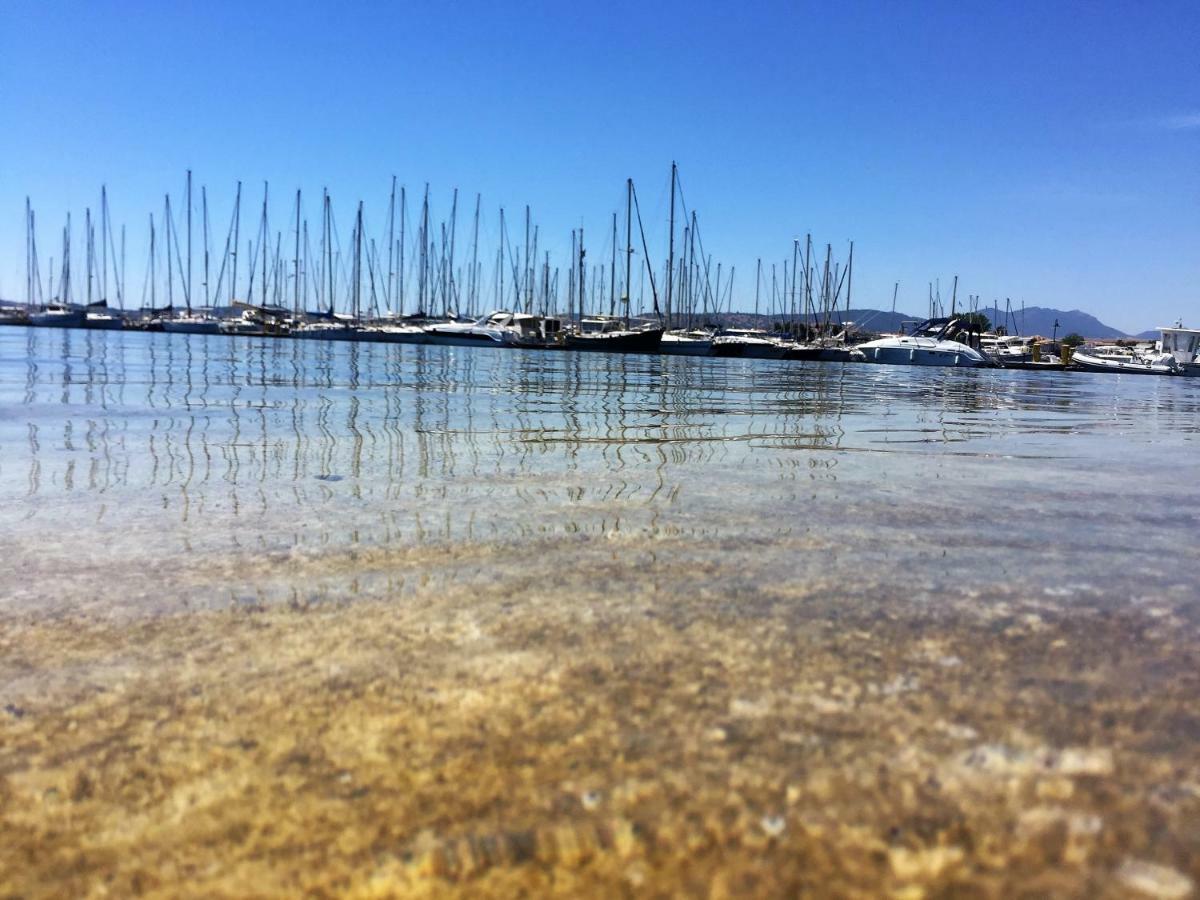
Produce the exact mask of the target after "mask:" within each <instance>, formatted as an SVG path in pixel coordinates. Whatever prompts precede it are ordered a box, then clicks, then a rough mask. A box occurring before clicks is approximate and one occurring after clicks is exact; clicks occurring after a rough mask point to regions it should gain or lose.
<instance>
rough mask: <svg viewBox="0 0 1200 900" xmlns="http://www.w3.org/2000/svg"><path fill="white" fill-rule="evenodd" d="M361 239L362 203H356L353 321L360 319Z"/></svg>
mask: <svg viewBox="0 0 1200 900" xmlns="http://www.w3.org/2000/svg"><path fill="white" fill-rule="evenodd" d="M362 237H363V202H362V201H361V200H359V201H358V221H357V222H356V223H355V226H354V321H355V322H357V321H359V319H361V317H362Z"/></svg>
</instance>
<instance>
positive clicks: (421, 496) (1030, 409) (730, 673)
mask: <svg viewBox="0 0 1200 900" xmlns="http://www.w3.org/2000/svg"><path fill="white" fill-rule="evenodd" d="M1198 413H1200V380H1192V379H1169V378H1130V377H1112V376H1104V375H1088V374H1074V373H1072V374H1045V373H1024V372H1004V371H972V370H936V369H925V368H915V367H914V368H905V367H886V366H878V367H877V366H867V365H853V364H847V365H836V364H821V363H807V364H805V363H794V362H785V361H767V360H762V361H758V360H725V359H711V360H710V359H694V358H684V357H656V356H604V355H597V354H568V353H558V352H515V351H514V352H497V351H491V350H488V349H484V348H451V347H416V346H412V347H408V346H394V345H393V346H389V345H382V344H346V343H330V344H321V343H317V342H303V341H296V342H289V341H270V340H260V339H246V338H229V337H215V336H214V337H208V336H187V335H168V334H144V333H123V332H120V333H117V332H114V333H106V332H90V333H89V332H82V331H53V330H41V331H39V330H32V329H23V328H5V329H0V533H2V534H3V535H4V542H5V556H6V560H7V561H8V562H9V565H8V566H7V567H6V568H5V569H4V570H3V571H2V572H0V617H2V618H0V621H3V623H4V625H3V640H4V648H3V649H4V650H5V653H4V655H3V662H2V663H0V676H2V677H3V683H4V684H5V688H4V696H3V698H0V699H3V700H4V704H7V707H8V708H9V710H16V712H11V711H10V712H8V713H7V715H8V718H7V719H6V720H3V721H0V726H2V727H3V728H4V729H5V730H7V731H8V732H9V733H10V734H9V736H10V737H11V738H12V740H10V741H8V742H6V746H7V747H8V748H9V749H7V750H6V751H4V752H3V754H2V755H0V775H2V776H3V778H4V780H3V781H0V795H3V796H5V797H7V798H8V800H9V801H11V802H8V803H7V804H6V808H7V809H10V810H13V812H11V813H9V814H8V815H9V817H8V819H7V820H6V821H5V822H3V823H0V831H4V832H7V834H8V837H9V838H10V840H9V841H7V842H6V843H7V845H8V849H7V850H6V851H4V852H5V853H7V854H8V855H9V856H8V861H9V862H10V863H13V864H15V863H16V862H19V861H23V865H22V866H21V869H22V871H24V872H26V873H27V874H26V876H25V877H19V876H11V877H10V881H9V882H6V885H7V886H8V887H10V888H12V889H13V890H16V891H21V892H25V893H39V892H42V893H48V894H49V893H55V892H56V891H57V892H63V891H66V892H68V893H80V892H87V891H90V890H92V889H94V887H95V885H96V884H98V883H100V882H102V881H103V882H104V883H110V882H112V883H116V884H118V885H123V886H124V888H125V889H126V890H130V891H131V890H133V889H134V888H135V887H137V886H139V885H140V886H141V888H140V889H145V890H151V889H153V888H155V886H157V888H158V889H160V890H163V891H165V892H167V893H174V892H177V890H178V889H179V888H180V885H181V882H180V880H179V879H181V878H185V877H186V878H191V879H193V880H192V881H190V882H188V884H190V885H192V887H191V889H192V890H195V891H197V892H198V893H212V892H219V891H221V890H225V889H229V888H230V885H231V884H235V883H236V881H235V882H226V881H224V880H223V879H224V878H225V877H226V876H227V875H228V874H229V873H230V872H232V871H235V870H237V871H242V872H243V874H245V876H246V877H252V878H253V879H255V883H257V884H260V885H261V886H262V889H263V891H264V892H266V893H281V894H287V893H289V892H295V891H296V890H316V891H319V890H332V891H334V892H338V893H344V892H347V891H349V892H354V891H360V892H362V893H364V894H367V893H371V892H372V891H376V892H379V893H383V894H387V893H389V892H393V891H402V892H406V893H412V892H415V891H417V890H418V889H420V890H425V891H431V892H433V893H438V892H444V891H450V892H458V891H462V892H465V893H476V892H487V891H490V892H493V893H498V894H511V893H513V892H514V891H516V890H518V889H519V890H534V891H542V892H545V891H553V892H559V893H565V894H572V893H575V894H578V893H579V892H595V891H602V892H605V893H611V892H613V891H614V890H621V891H625V890H638V889H640V888H645V889H651V890H653V889H662V890H666V891H672V892H677V891H681V890H688V891H693V890H694V891H707V890H708V889H710V888H712V887H713V886H714V885H718V886H719V885H725V889H727V890H730V891H739V892H743V893H745V892H749V893H771V892H777V891H794V890H804V889H806V888H807V889H810V890H811V889H814V887H824V888H828V889H834V888H836V889H837V890H838V891H841V892H850V893H852V892H854V891H863V892H868V893H878V892H880V891H884V890H891V891H895V892H900V893H903V892H904V891H909V892H910V893H919V892H921V891H926V890H929V891H935V892H936V891H944V890H952V889H959V890H970V891H973V892H979V891H990V892H998V893H1013V892H1014V891H1020V890H1030V891H1033V892H1035V893H1041V894H1049V895H1054V894H1060V895H1064V896H1065V895H1071V894H1077V893H1093V894H1094V893H1096V892H1097V891H1100V890H1102V889H1103V890H1108V889H1109V888H1110V887H1112V886H1114V885H1115V886H1116V887H1113V888H1112V889H1113V890H1118V889H1119V890H1124V889H1125V888H1128V889H1129V890H1135V889H1140V888H1139V887H1138V885H1141V886H1142V887H1145V885H1146V884H1149V885H1150V886H1151V887H1152V888H1153V889H1154V890H1159V891H1160V895H1162V896H1169V895H1172V894H1170V891H1171V890H1173V889H1176V888H1179V886H1180V885H1183V886H1184V887H1188V886H1189V885H1190V881H1189V879H1194V878H1195V877H1197V875H1200V872H1198V871H1197V862H1196V860H1197V859H1200V846H1198V845H1197V842H1196V835H1195V832H1194V829H1189V828H1188V827H1187V826H1186V825H1185V824H1184V823H1186V822H1187V821H1188V819H1189V817H1194V816H1195V815H1196V814H1200V765H1198V763H1197V759H1198V758H1200V757H1198V755H1197V753H1196V749H1197V744H1196V739H1197V737H1198V736H1200V717H1197V716H1196V715H1195V713H1194V712H1193V709H1192V707H1193V703H1194V696H1195V690H1196V688H1197V686H1198V685H1197V684H1196V683H1195V680H1196V677H1197V676H1196V672H1197V671H1198V669H1197V665H1196V663H1197V661H1198V660H1197V658H1196V657H1197V654H1196V650H1197V646H1198V645H1197V642H1196V637H1197V627H1198V625H1200V616H1198V615H1197V599H1198V597H1200V589H1198V588H1197V581H1196V573H1197V571H1200V567H1198V566H1197V562H1198V561H1200V545H1198V543H1197V541H1196V535H1197V534H1200V452H1197V451H1198V449H1200V447H1198V446H1197V444H1198V437H1197V434H1198V431H1200V414H1198ZM0 705H3V704H0ZM280 823H284V824H280ZM21 854H25V855H24V856H22V855H21ZM55 854H58V856H55ZM64 854H65V855H64ZM68 858H69V859H70V860H71V862H70V864H69V865H68V864H60V865H57V867H56V865H55V864H53V860H54V859H58V860H59V863H62V859H68ZM32 860H41V862H31V861H32ZM179 860H186V862H185V863H179ZM168 861H171V862H170V864H168ZM216 863H219V865H215V867H214V864H216ZM179 865H182V866H183V868H179V867H178V866H179ZM173 867H174V868H173ZM239 867H240V868H239ZM0 868H4V867H3V866H0ZM9 871H16V870H15V869H11V868H10V869H9ZM56 873H57V874H56ZM247 873H248V874H247ZM229 877H232V876H229ZM114 880H115V881H114ZM1173 886H1174V887H1173ZM1163 891H1165V892H1166V893H1161V892H1163Z"/></svg>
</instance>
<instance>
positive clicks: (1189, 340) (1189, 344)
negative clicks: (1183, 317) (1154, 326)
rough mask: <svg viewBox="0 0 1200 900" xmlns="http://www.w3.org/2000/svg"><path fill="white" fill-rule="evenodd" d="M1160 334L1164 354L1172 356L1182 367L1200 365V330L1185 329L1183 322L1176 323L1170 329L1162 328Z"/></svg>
mask: <svg viewBox="0 0 1200 900" xmlns="http://www.w3.org/2000/svg"><path fill="white" fill-rule="evenodd" d="M1159 332H1161V334H1162V339H1161V340H1160V341H1159V344H1160V347H1161V349H1162V352H1163V353H1169V354H1171V356H1173V357H1175V361H1176V362H1177V363H1179V364H1180V365H1185V366H1186V365H1193V364H1196V363H1200V328H1184V327H1183V322H1176V323H1175V324H1174V325H1172V326H1170V327H1169V328H1167V327H1164V328H1160V329H1159Z"/></svg>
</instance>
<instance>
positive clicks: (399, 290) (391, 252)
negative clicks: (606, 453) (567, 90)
mask: <svg viewBox="0 0 1200 900" xmlns="http://www.w3.org/2000/svg"><path fill="white" fill-rule="evenodd" d="M182 199H183V203H182V204H180V203H178V202H176V201H173V198H172V196H171V195H170V194H166V195H164V197H163V205H162V208H161V211H159V212H158V213H157V214H155V213H150V214H149V215H148V217H147V235H148V237H147V253H146V264H145V269H144V276H143V279H142V285H141V292H140V297H137V298H135V297H132V296H131V291H130V286H129V283H128V280H127V267H126V248H127V240H126V228H125V226H124V225H122V226H121V227H120V228H119V229H114V226H113V223H112V217H111V214H110V209H109V200H108V191H107V187H104V186H102V187H101V189H100V203H99V214H98V215H93V213H92V210H91V208H88V209H87V210H85V214H84V254H83V255H84V259H83V264H84V277H83V278H82V279H81V280H80V284H77V283H76V279H75V278H73V268H72V263H73V255H74V251H73V248H72V233H71V231H72V226H71V217H70V214H68V216H67V222H66V225H65V226H64V228H63V231H62V255H61V256H60V258H59V267H58V268H57V269H56V268H55V265H54V260H53V258H52V259H51V260H50V264H49V267H48V271H47V273H46V277H45V279H43V273H42V270H41V266H40V263H39V253H38V242H37V236H36V235H37V229H36V220H35V214H34V211H33V208H32V206H31V205H30V202H29V201H28V200H26V272H27V281H26V302H27V304H28V305H30V306H31V307H33V306H42V307H45V306H51V305H78V304H80V303H81V302H82V303H83V304H86V305H89V306H110V305H115V306H116V307H118V308H120V309H123V310H124V309H136V308H140V309H142V310H153V311H168V310H169V311H171V313H172V314H179V313H180V312H182V313H183V314H184V315H192V314H193V313H194V312H196V311H203V310H211V309H213V308H215V307H220V306H226V307H228V306H234V305H236V304H239V303H241V304H246V305H251V306H264V307H265V306H269V307H275V308H284V309H287V308H290V309H291V310H292V311H293V312H294V313H295V314H297V315H300V314H302V313H310V314H311V313H314V312H315V313H317V314H321V315H325V316H333V315H335V314H336V315H344V316H348V317H351V318H353V319H355V320H364V319H378V318H388V317H398V316H413V317H455V316H474V315H478V314H479V313H480V312H482V311H485V307H487V308H496V309H511V310H515V311H520V312H527V313H536V314H541V315H558V314H559V313H560V312H561V311H562V309H563V308H564V305H565V309H566V314H567V316H568V317H569V318H574V319H582V318H583V317H584V316H587V315H601V316H604V315H606V316H613V317H623V318H625V319H628V318H629V317H630V316H632V315H638V314H649V315H653V316H655V317H657V318H659V319H661V320H663V321H664V322H665V323H666V325H667V327H685V328H693V327H698V326H703V325H704V324H706V323H707V322H708V320H709V319H710V318H711V317H713V316H716V315H719V314H721V313H723V312H730V311H732V310H733V306H734V297H735V293H734V275H735V270H734V268H733V267H732V266H730V267H727V268H726V267H725V266H724V265H723V264H722V263H721V262H719V261H718V262H716V263H715V264H714V260H713V254H712V253H711V252H710V251H708V250H707V249H706V248H705V245H704V237H703V234H702V231H701V227H700V220H699V216H698V215H697V213H696V211H695V210H694V209H689V208H688V206H687V204H686V202H685V201H684V199H683V191H682V188H681V186H680V183H679V177H678V169H677V167H676V166H675V164H672V166H671V184H670V229H669V236H668V241H667V243H668V253H667V259H666V260H665V263H664V264H663V265H662V266H661V267H657V266H655V265H653V264H652V263H651V262H650V260H651V258H652V255H651V252H650V248H649V246H648V243H647V239H646V232H645V227H644V225H643V222H642V215H641V209H640V203H639V201H638V197H637V191H636V188H635V187H634V184H633V181H632V179H629V180H628V181H627V183H626V197H625V215H624V218H625V222H624V226H625V227H624V232H625V234H624V247H622V246H621V243H622V242H621V240H620V238H621V235H620V234H619V231H620V228H619V225H620V223H619V214H618V213H616V212H614V213H613V214H612V227H611V234H610V236H609V240H608V242H607V243H608V246H607V247H605V249H607V250H609V253H608V254H605V255H606V256H607V259H602V260H601V262H599V263H597V264H595V265H589V261H588V257H587V249H585V245H584V229H583V228H582V227H580V228H578V229H576V230H573V231H572V232H571V255H570V257H569V259H568V261H567V265H566V266H565V267H564V266H562V265H561V264H560V263H555V262H552V259H551V253H550V251H548V250H545V249H544V248H541V247H540V244H541V242H542V232H541V228H540V226H539V225H538V224H537V223H536V222H535V221H534V220H533V217H532V212H531V209H530V207H529V206H525V208H524V215H523V218H522V219H519V220H518V223H517V226H516V227H515V228H514V227H513V226H512V223H511V217H510V216H509V215H508V214H507V212H506V210H505V208H504V207H500V208H499V214H498V229H497V234H496V235H495V238H496V242H497V247H496V252H495V255H494V256H493V257H492V258H491V261H490V263H485V261H484V258H485V254H482V253H481V249H482V248H481V245H480V223H481V213H482V197H481V196H480V195H479V194H476V196H475V202H474V204H473V217H472V221H471V225H470V228H469V232H468V233H469V238H470V245H469V248H468V250H467V252H466V253H463V252H462V249H463V248H462V247H461V246H460V240H459V232H460V230H461V229H460V221H459V219H460V215H459V213H460V210H459V191H458V189H457V188H455V189H454V191H453V194H452V198H451V201H450V208H449V215H448V216H446V217H444V218H442V219H441V220H440V221H439V220H436V217H435V216H434V214H433V210H432V204H431V198H430V189H429V185H428V184H426V185H425V187H424V191H423V193H422V195H421V201H420V207H419V210H418V211H417V213H416V215H415V216H412V215H410V212H409V205H410V203H409V200H410V198H409V194H408V190H407V188H406V187H405V186H403V185H400V184H398V181H397V179H396V178H395V177H393V178H392V182H391V189H390V192H389V195H388V205H387V215H386V217H385V224H384V227H383V228H382V229H380V231H379V232H378V233H375V234H373V233H372V232H371V230H370V228H369V226H368V223H367V222H366V218H365V212H364V203H363V202H362V201H359V202H358V204H357V207H356V209H355V214H354V220H353V226H352V230H351V234H350V238H349V246H344V245H343V241H342V239H341V236H340V235H339V232H338V228H337V219H336V216H335V215H334V209H333V199H332V197H331V195H330V192H329V191H328V189H323V190H322V193H321V206H320V218H319V223H318V225H317V227H316V228H311V227H310V221H309V219H308V217H307V216H306V215H305V210H304V198H303V195H302V192H301V191H300V190H297V191H296V192H295V197H294V200H293V201H292V203H291V209H290V210H289V214H288V215H287V222H288V225H287V229H288V234H287V235H286V239H285V234H284V232H283V231H282V230H279V229H276V228H273V227H272V223H271V218H270V212H271V210H270V200H271V193H270V186H269V184H266V183H264V185H263V193H262V203H261V208H260V211H259V215H258V221H257V224H256V225H255V226H254V227H253V229H252V231H250V232H249V233H248V234H245V235H244V234H243V218H244V215H243V199H244V197H243V185H242V183H241V182H238V183H237V186H236V189H235V191H234V200H233V205H232V209H231V212H230V215H229V221H228V223H227V225H226V226H225V228H224V237H223V240H222V241H220V242H216V241H214V239H213V227H214V222H213V219H212V216H211V214H210V204H209V197H208V190H207V188H206V187H204V186H201V187H200V189H199V198H198V199H199V202H198V203H197V202H196V198H195V197H194V196H193V179H192V172H191V171H190V170H188V172H187V174H186V180H185V185H184V192H183V198H182ZM180 206H182V209H180ZM677 214H678V218H679V219H680V220H681V222H682V228H681V229H680V228H678V227H677ZM197 219H198V221H196V220H197ZM635 220H636V221H635ZM635 225H636V230H635ZM196 227H198V230H199V235H198V236H197V235H196V234H195V233H194V229H195V228H196ZM118 236H119V240H118ZM677 237H678V238H680V240H678V241H677ZM196 245H198V246H196ZM194 250H195V251H196V252H195V253H194ZM622 254H623V255H624V257H625V258H624V260H622V261H621V262H622V264H621V265H618V256H620V255H622ZM638 254H640V255H641V256H642V258H643V261H644V265H639V266H638V267H637V268H638V271H637V272H636V273H635V272H634V269H633V257H634V256H635V255H638ZM564 268H565V272H564V271H563V269H564ZM779 270H781V271H782V277H780V273H779ZM852 270H853V243H851V245H850V257H849V259H848V260H847V261H846V263H845V264H844V265H843V264H841V263H840V262H837V261H833V260H832V247H831V245H828V244H827V245H826V247H825V260H824V265H823V266H822V265H820V263H819V259H818V258H817V257H816V254H815V253H814V248H813V242H812V238H811V236H808V237H807V238H806V239H805V242H804V250H803V268H801V259H800V241H799V240H797V241H795V242H794V247H793V253H792V258H791V260H790V262H789V260H786V259H785V260H783V262H782V265H778V264H776V263H772V264H771V273H770V282H769V284H770V287H769V291H768V292H766V296H765V297H764V288H765V287H766V285H767V281H766V271H765V269H764V267H763V264H762V261H761V260H759V262H758V265H757V271H756V277H755V291H754V311H755V313H758V312H759V311H760V306H761V307H762V308H763V311H764V312H766V313H768V314H770V315H771V316H773V317H777V318H779V319H783V320H791V321H796V320H798V319H801V318H805V317H807V318H808V320H809V321H818V320H824V321H825V322H826V323H828V322H829V321H831V320H832V318H833V316H834V315H835V313H836V311H837V309H838V308H839V303H840V300H841V298H842V297H843V296H844V297H845V300H846V304H847V308H848V303H849V296H850V284H851V278H852ZM56 275H57V283H56V281H55V278H56ZM635 280H636V281H637V284H636V285H635V283H634V282H635ZM635 288H636V290H635ZM843 288H844V293H843ZM635 294H636V301H635V299H634V295H635ZM564 295H565V296H564ZM564 301H565V303H564Z"/></svg>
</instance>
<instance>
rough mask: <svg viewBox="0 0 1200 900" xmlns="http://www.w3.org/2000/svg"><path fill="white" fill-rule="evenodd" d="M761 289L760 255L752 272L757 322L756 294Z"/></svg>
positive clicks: (756, 318)
mask: <svg viewBox="0 0 1200 900" xmlns="http://www.w3.org/2000/svg"><path fill="white" fill-rule="evenodd" d="M761 289H762V257H761V256H760V257H759V259H758V267H757V269H756V270H755V272H754V318H755V323H756V324H757V320H758V294H759V291H760V290H761Z"/></svg>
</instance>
